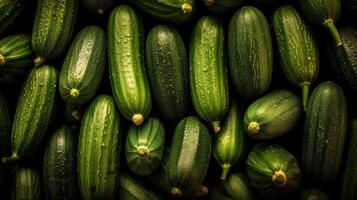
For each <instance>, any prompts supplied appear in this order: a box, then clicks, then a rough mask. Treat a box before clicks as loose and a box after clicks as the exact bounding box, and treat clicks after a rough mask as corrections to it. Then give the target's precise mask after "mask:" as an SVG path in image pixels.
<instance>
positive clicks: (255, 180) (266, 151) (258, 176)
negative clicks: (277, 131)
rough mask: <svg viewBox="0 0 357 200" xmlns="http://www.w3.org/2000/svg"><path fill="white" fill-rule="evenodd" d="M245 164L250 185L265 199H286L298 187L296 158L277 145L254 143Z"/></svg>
mask: <svg viewBox="0 0 357 200" xmlns="http://www.w3.org/2000/svg"><path fill="white" fill-rule="evenodd" d="M246 164H247V172H248V176H249V179H250V183H251V185H252V186H253V187H254V188H256V189H257V190H258V192H259V193H260V194H261V195H262V196H263V197H264V198H265V199H274V200H275V199H287V198H289V197H291V196H293V195H294V193H295V191H296V190H297V189H298V188H299V185H300V178H301V174H300V167H299V165H298V163H297V160H296V158H295V157H294V156H293V155H292V154H290V153H289V152H288V151H286V150H285V149H284V148H282V147H280V146H278V145H268V144H264V143H260V144H258V145H256V146H255V147H254V148H253V150H252V151H251V152H250V153H249V155H248V158H247V161H246Z"/></svg>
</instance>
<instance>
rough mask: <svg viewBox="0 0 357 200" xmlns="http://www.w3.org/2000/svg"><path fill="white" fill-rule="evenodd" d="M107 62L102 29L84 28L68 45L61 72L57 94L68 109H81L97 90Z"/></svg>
mask: <svg viewBox="0 0 357 200" xmlns="http://www.w3.org/2000/svg"><path fill="white" fill-rule="evenodd" d="M106 60H107V38H106V33H105V31H104V30H103V28H101V27H99V26H87V27H86V28H84V29H82V30H81V31H80V32H79V33H78V35H77V36H76V37H75V39H74V40H73V42H72V45H71V47H70V48H69V50H68V53H67V56H66V58H65V60H64V63H63V65H62V68H61V72H60V77H59V91H60V94H61V97H62V99H63V100H64V101H65V102H66V103H68V104H72V105H83V104H84V103H86V102H88V101H89V100H90V99H91V98H93V96H94V95H95V93H96V92H97V90H98V87H99V85H100V82H101V80H102V77H103V72H104V68H105V65H106Z"/></svg>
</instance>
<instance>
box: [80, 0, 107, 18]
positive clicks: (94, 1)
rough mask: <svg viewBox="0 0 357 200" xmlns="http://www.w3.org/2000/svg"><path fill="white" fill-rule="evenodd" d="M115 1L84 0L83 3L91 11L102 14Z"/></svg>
mask: <svg viewBox="0 0 357 200" xmlns="http://www.w3.org/2000/svg"><path fill="white" fill-rule="evenodd" d="M113 3H114V0H82V4H83V6H84V7H85V8H87V10H89V11H90V12H91V13H95V14H99V15H102V14H104V12H105V11H107V10H108V9H109V8H110V7H111V6H112V5H113Z"/></svg>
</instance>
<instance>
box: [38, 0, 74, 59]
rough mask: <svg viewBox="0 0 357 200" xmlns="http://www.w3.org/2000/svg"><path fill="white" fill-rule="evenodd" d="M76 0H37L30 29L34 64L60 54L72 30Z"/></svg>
mask: <svg viewBox="0 0 357 200" xmlns="http://www.w3.org/2000/svg"><path fill="white" fill-rule="evenodd" d="M77 7H78V0H37V10H36V15H35V21H34V25H33V29H32V41H31V45H32V50H33V52H34V53H35V54H36V56H37V57H36V58H35V59H34V62H35V66H40V65H41V64H42V63H43V62H45V61H46V60H47V61H48V60H53V59H55V58H57V57H59V56H61V55H62V53H63V52H64V50H65V49H66V47H67V45H68V43H69V41H70V39H71V37H72V33H73V30H74V25H75V21H76V17H77Z"/></svg>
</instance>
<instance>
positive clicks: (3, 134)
mask: <svg viewBox="0 0 357 200" xmlns="http://www.w3.org/2000/svg"><path fill="white" fill-rule="evenodd" d="M6 100H7V99H6V98H5V96H4V95H3V93H1V92H0V151H1V152H7V150H8V148H9V147H10V144H11V118H10V113H9V108H8V105H9V104H8V102H7V101H6ZM1 154H2V153H0V155H1ZM0 165H1V164H0Z"/></svg>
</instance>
